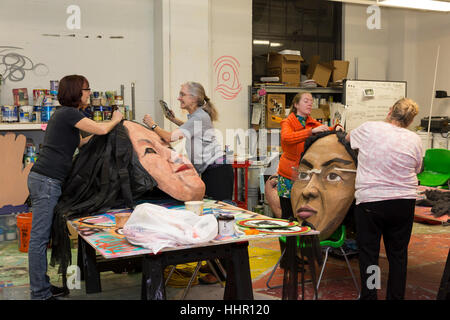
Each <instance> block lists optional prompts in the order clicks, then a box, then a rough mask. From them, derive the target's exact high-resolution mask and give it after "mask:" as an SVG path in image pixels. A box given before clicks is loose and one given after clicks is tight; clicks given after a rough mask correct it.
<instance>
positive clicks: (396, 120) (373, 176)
mask: <svg viewBox="0 0 450 320" xmlns="http://www.w3.org/2000/svg"><path fill="white" fill-rule="evenodd" d="M418 112H419V107H418V106H417V104H416V103H415V102H414V101H413V100H411V99H407V98H403V99H400V100H398V101H397V102H396V103H395V104H394V105H393V106H392V107H391V108H390V110H389V113H388V115H387V117H386V120H385V121H368V122H365V123H363V124H362V125H360V126H359V127H358V128H356V129H354V130H352V131H351V132H350V133H349V134H348V135H347V136H346V139H347V140H349V141H350V144H351V147H352V149H358V150H359V151H358V168H357V172H356V181H355V198H356V209H355V221H356V232H357V243H358V248H359V268H360V275H361V287H362V290H361V299H377V289H379V287H378V288H377V286H376V285H374V283H373V281H372V279H373V278H374V277H373V272H374V270H375V271H376V270H378V272H379V271H380V270H379V269H377V267H378V257H379V252H380V240H381V236H383V241H384V246H385V249H386V256H387V258H388V261H389V277H388V283H387V290H386V299H388V300H393V299H404V296H405V287H406V271H407V262H408V243H409V240H410V238H411V230H412V225H413V220H414V207H415V201H416V200H415V199H416V188H417V185H418V183H417V173H419V172H420V170H421V167H422V144H421V140H420V138H419V136H418V135H417V134H416V133H414V132H412V131H410V130H408V129H406V128H407V127H408V126H409V125H410V124H411V123H412V121H413V119H414V117H415V116H416V115H417V113H418Z"/></svg>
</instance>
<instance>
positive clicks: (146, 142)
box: [123, 121, 205, 201]
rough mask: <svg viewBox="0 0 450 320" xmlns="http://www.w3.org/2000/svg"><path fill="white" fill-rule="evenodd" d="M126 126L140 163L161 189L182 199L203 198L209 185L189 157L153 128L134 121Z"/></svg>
mask: <svg viewBox="0 0 450 320" xmlns="http://www.w3.org/2000/svg"><path fill="white" fill-rule="evenodd" d="M123 125H124V127H125V128H126V129H127V131H128V136H129V137H130V140H131V143H132V144H133V149H134V152H135V153H136V155H137V157H138V159H139V162H140V163H141V165H142V166H143V167H144V169H145V170H146V171H147V172H148V173H149V174H150V176H151V177H153V179H154V180H156V183H157V184H158V188H159V189H160V190H162V191H164V192H165V193H167V194H168V195H170V196H171V197H173V198H175V199H177V200H181V201H190V200H202V199H203V196H204V195H205V184H204V183H203V181H202V179H201V178H200V176H199V175H198V174H197V172H196V171H195V169H194V166H193V165H192V163H191V162H190V161H189V160H188V159H187V158H186V157H184V156H182V155H180V154H178V153H176V152H175V151H174V150H173V149H172V148H171V147H170V145H169V144H168V143H166V142H165V141H164V140H163V139H161V137H160V136H158V135H157V134H156V133H155V132H153V131H152V130H150V129H149V128H147V127H144V126H142V125H141V124H139V123H137V122H133V121H124V122H123Z"/></svg>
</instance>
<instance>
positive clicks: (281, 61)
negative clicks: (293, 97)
mask: <svg viewBox="0 0 450 320" xmlns="http://www.w3.org/2000/svg"><path fill="white" fill-rule="evenodd" d="M302 61H304V59H303V58H302V56H299V55H294V54H279V53H276V52H270V53H269V55H268V61H267V73H268V75H269V76H271V77H279V78H280V82H283V83H286V84H291V85H296V84H300V64H301V62H302Z"/></svg>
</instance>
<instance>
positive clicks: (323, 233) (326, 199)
mask: <svg viewBox="0 0 450 320" xmlns="http://www.w3.org/2000/svg"><path fill="white" fill-rule="evenodd" d="M356 166H357V154H356V153H355V151H354V150H352V149H351V148H350V144H349V143H348V142H346V141H345V133H344V132H336V131H329V132H323V133H320V134H317V135H314V136H312V137H310V138H308V140H306V142H305V150H304V152H303V154H302V157H301V159H300V163H299V165H298V167H297V168H293V169H292V180H293V181H294V184H293V186H292V190H291V204H292V211H293V214H294V217H296V218H297V220H298V221H299V222H300V224H302V225H308V226H310V227H312V228H314V229H315V230H318V231H320V236H319V239H320V240H325V239H327V238H329V237H330V236H331V235H332V234H333V232H334V231H336V229H337V228H338V227H339V226H340V225H341V223H342V222H343V221H344V218H345V217H346V215H347V212H348V211H349V209H350V207H351V205H352V203H353V201H354V199H355V196H354V194H355V177H356ZM269 190H272V192H276V188H270V189H269ZM268 199H275V200H276V199H277V197H269V198H268ZM272 201H273V200H272ZM271 206H273V207H277V204H276V203H272V204H271ZM278 206H279V205H278Z"/></svg>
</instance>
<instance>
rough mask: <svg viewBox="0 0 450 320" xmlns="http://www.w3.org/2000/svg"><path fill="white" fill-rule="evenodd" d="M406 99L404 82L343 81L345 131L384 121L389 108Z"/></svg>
mask: <svg viewBox="0 0 450 320" xmlns="http://www.w3.org/2000/svg"><path fill="white" fill-rule="evenodd" d="M404 97H406V81H377V80H345V81H344V97H343V102H344V104H345V106H346V109H345V130H346V131H350V130H352V129H355V128H356V127H358V126H359V125H360V124H362V123H364V122H366V121H378V120H384V119H386V115H387V114H388V112H389V108H390V107H392V105H393V104H394V103H395V102H396V101H397V100H399V99H401V98H404Z"/></svg>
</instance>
